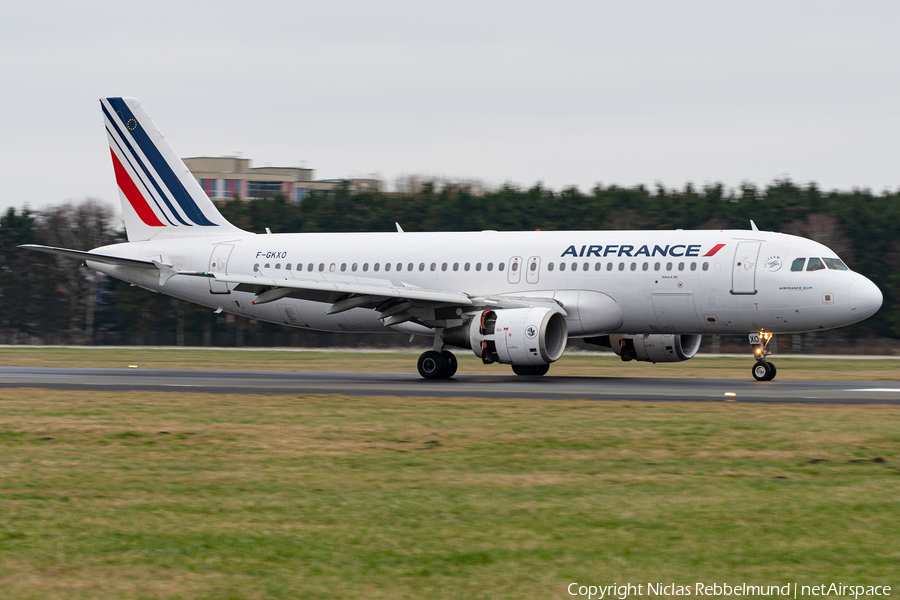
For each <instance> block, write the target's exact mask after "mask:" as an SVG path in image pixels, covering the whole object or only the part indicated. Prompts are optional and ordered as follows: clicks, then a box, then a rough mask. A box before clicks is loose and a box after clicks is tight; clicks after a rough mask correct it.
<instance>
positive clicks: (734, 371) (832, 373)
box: [0, 346, 900, 381]
mask: <svg viewBox="0 0 900 600" xmlns="http://www.w3.org/2000/svg"><path fill="white" fill-rule="evenodd" d="M456 355H457V357H458V359H459V371H458V372H459V373H460V374H466V375H484V374H504V375H506V374H509V373H510V368H509V367H508V366H506V365H499V364H494V365H483V364H482V363H481V361H480V360H479V359H478V358H476V357H475V356H474V355H472V354H471V353H470V352H466V351H458V352H456ZM417 356H418V355H417V354H412V353H402V352H398V353H357V352H316V351H310V352H287V351H282V352H279V351H264V352H260V351H250V350H233V351H232V350H229V351H223V350H203V349H190V350H177V349H105V348H96V349H94V348H90V349H73V348H54V347H40V348H35V347H24V346H23V347H17V348H0V365H6V366H20V367H70V366H79V367H93V368H125V367H127V366H128V365H137V366H138V367H139V368H145V369H222V370H250V371H325V372H356V373H415V370H416V358H417ZM773 362H775V363H776V364H777V365H778V367H779V370H778V378H779V380H785V381H787V380H796V381H800V380H806V381H809V380H832V381H897V380H898V379H900V361H897V360H890V359H884V360H830V359H810V358H795V357H774V358H773ZM752 364H753V359H752V358H751V357H750V355H749V353H748V356H747V358H730V357H706V356H704V357H697V358H694V359H691V360H690V361H687V362H684V363H676V364H655V365H654V364H649V363H638V362H627V363H623V362H622V361H621V360H620V359H619V358H618V357H615V356H605V355H584V354H575V355H566V356H564V357H563V358H562V359H561V360H560V361H558V362H556V363H554V364H553V365H552V366H551V373H552V374H554V375H564V376H582V377H682V378H693V379H698V378H703V379H709V378H713V379H747V378H748V377H749V376H750V375H749V373H750V367H751V366H752Z"/></svg>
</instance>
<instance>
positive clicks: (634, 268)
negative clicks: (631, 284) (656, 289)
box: [631, 262, 637, 271]
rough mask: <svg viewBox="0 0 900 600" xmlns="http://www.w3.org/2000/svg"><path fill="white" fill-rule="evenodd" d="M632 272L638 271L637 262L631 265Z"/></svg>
mask: <svg viewBox="0 0 900 600" xmlns="http://www.w3.org/2000/svg"><path fill="white" fill-rule="evenodd" d="M631 270H632V271H637V263H635V262H633V263H631Z"/></svg>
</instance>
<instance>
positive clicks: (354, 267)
mask: <svg viewBox="0 0 900 600" xmlns="http://www.w3.org/2000/svg"><path fill="white" fill-rule="evenodd" d="M350 270H351V271H353V272H354V273H356V263H353V266H352V267H350Z"/></svg>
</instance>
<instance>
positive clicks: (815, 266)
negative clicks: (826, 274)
mask: <svg viewBox="0 0 900 600" xmlns="http://www.w3.org/2000/svg"><path fill="white" fill-rule="evenodd" d="M824 268H825V265H823V264H822V260H821V259H818V258H816V257H815V256H813V257H812V258H811V259H809V264H808V265H806V270H807V271H821V270H822V269H824Z"/></svg>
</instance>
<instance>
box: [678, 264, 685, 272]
mask: <svg viewBox="0 0 900 600" xmlns="http://www.w3.org/2000/svg"><path fill="white" fill-rule="evenodd" d="M678 270H679V271H684V263H678Z"/></svg>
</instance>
